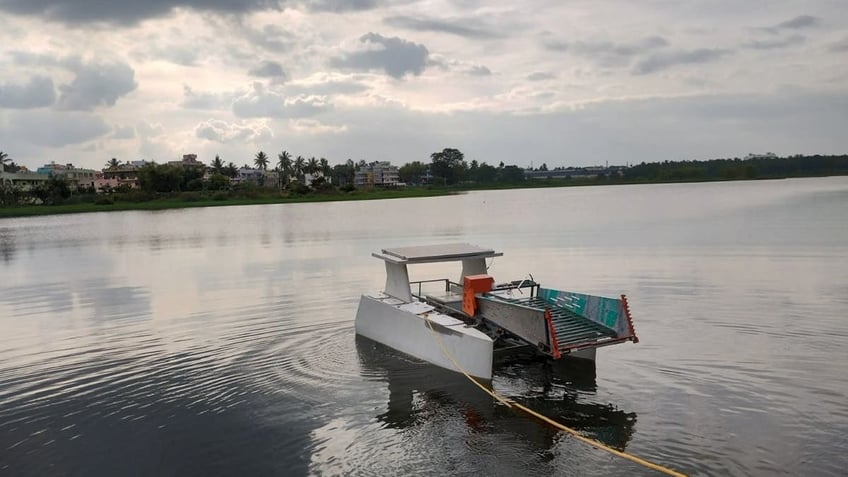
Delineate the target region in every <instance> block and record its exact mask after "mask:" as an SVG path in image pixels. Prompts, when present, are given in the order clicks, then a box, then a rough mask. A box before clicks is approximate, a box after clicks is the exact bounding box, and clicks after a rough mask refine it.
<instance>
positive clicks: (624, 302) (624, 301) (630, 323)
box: [621, 295, 639, 343]
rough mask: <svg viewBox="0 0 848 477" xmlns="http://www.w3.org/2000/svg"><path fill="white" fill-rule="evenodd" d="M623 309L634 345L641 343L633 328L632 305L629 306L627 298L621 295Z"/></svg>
mask: <svg viewBox="0 0 848 477" xmlns="http://www.w3.org/2000/svg"><path fill="white" fill-rule="evenodd" d="M621 308H622V309H623V310H624V317H625V318H626V319H627V329H628V330H630V336H631V337H632V338H633V342H634V343H638V342H639V337H638V336H636V330H635V329H634V328H633V318H631V317H630V305H628V304H627V296H625V295H621Z"/></svg>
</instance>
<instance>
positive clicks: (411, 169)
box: [398, 161, 427, 185]
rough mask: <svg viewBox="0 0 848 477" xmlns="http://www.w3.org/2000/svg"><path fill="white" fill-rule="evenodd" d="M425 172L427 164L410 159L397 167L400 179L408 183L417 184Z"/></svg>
mask: <svg viewBox="0 0 848 477" xmlns="http://www.w3.org/2000/svg"><path fill="white" fill-rule="evenodd" d="M426 173H427V164H424V163H423V162H421V161H412V162H410V163H407V164H404V165H403V166H401V167H400V169H398V176H400V180H401V181H403V182H406V183H408V184H415V185H418V184H420V183H421V176H423V175H424V174H426Z"/></svg>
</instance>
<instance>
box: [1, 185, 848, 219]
mask: <svg viewBox="0 0 848 477" xmlns="http://www.w3.org/2000/svg"><path fill="white" fill-rule="evenodd" d="M842 176H844V175H843V174H829V175H811V176H802V177H799V176H792V177H760V178H752V179H744V178H734V179H699V180H628V179H619V178H613V179H610V178H605V179H570V180H563V179H536V180H527V181H524V182H522V183H520V184H494V185H490V186H471V187H468V186H466V187H459V186H455V187H438V188H428V187H410V188H406V189H387V190H371V191H361V190H359V191H355V192H349V193H323V194H322V193H320V192H316V193H310V194H305V195H297V196H286V197H282V196H280V197H257V198H225V199H213V198H211V197H204V198H201V199H197V198H195V197H192V198H191V199H188V198H181V197H179V196H177V197H163V198H159V199H154V200H149V201H144V202H123V201H119V202H116V203H114V204H93V203H79V204H62V205H24V206H11V207H9V206H6V207H0V220H2V219H4V218H16V217H34V216H44V215H59V214H80V213H92V212H112V211H114V212H118V211H129V210H147V211H155V210H170V209H187V208H195V207H226V206H243V205H267V204H299V203H309V202H343V201H358V200H383V199H408V198H418V197H439V196H446V195H453V194H461V193H464V192H472V191H483V190H505V189H544V188H561V187H591V186H605V185H606V186H611V185H640V184H645V185H649V184H693V183H704V182H739V181H763V180H782V179H804V178H811V179H812V178H824V177H842Z"/></svg>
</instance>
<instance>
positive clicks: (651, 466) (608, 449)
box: [424, 315, 686, 477]
mask: <svg viewBox="0 0 848 477" xmlns="http://www.w3.org/2000/svg"><path fill="white" fill-rule="evenodd" d="M424 320H425V321H426V322H427V326H428V327H429V328H430V332H431V333H432V334H433V336H434V337H435V338H436V342H437V343H439V347H440V348H442V353H443V354H444V355H445V356H446V357H447V358H448V359H449V360H450V361H451V363H453V365H454V366H455V367H456V369H457V370H458V371H459V372H460V373H462V374H463V375H464V376H465V377H466V378H468V379H469V380H470V381H471V382H472V383H474V384H476V385H477V387H478V388H480V389H482V390H483V391H485V392H486V393H487V394H489V395H490V396H492V397H493V398H495V399H497V400H498V401H500V403H501V404H504V405H506V406H507V407H509V408H511V409H519V410H521V411H524V412H526V413H527V414H530V415H531V416H533V417H535V418H536V419H539V420H541V421H544V422H546V423H547V424H550V425H551V426H553V427H555V428H557V429H559V430H561V431H564V432H566V433H568V434H570V435H571V436H573V437H574V438H575V439H577V440H579V441H580V442H583V443H585V444H589V445H590V446H592V447H594V448H596V449H600V450H602V451H606V452H609V453H610V454H612V455H615V456H618V457H621V458H623V459H627V460H629V461H631V462H635V463H637V464H639V465H641V466H644V467H647V468H649V469H653V470H655V471H657V472H661V473H663V474H666V475H673V476H675V477H686V474H682V473H680V472H677V471H676V470H672V469H669V468H668V467H663V466H661V465H658V464H654V463H653V462H648V461H647V460H645V459H642V458H639V457H636V456H635V455H631V454H628V453H626V452H621V451H619V450H616V449H613V448H612V447H609V446H607V445H605V444H603V443H601V442H599V441H596V440H594V439H589V438H588V437H586V436H583V435H582V434H580V433H579V432H577V431H575V430H574V429H572V428H570V427H567V426H565V425H563V424H560V423H559V422H556V421H554V420H553V419H551V418H549V417H547V416H544V415H542V414H539V413H538V412H536V411H534V410H532V409H530V408H528V407H526V406H524V405H522V404H519V403H517V402H515V401H512V400H510V399H507V398H505V397H502V396H500V395H499V394H498V393H496V392H494V391H492V390H491V389H489V388H487V387H486V386H483V385H482V384H480V382H479V381H477V380H476V379H474V377H473V376H471V375H470V374H468V372H466V371H465V369H464V368H463V367H462V366H460V365H459V363H457V362H456V359H454V357H453V355H451V353H450V351H448V349H447V348H445V344H444V343H443V342H442V337H441V336H439V334H438V333H437V332H436V330H434V329H433V324H432V323H431V322H430V319H429V318H427V315H424Z"/></svg>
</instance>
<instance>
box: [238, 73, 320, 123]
mask: <svg viewBox="0 0 848 477" xmlns="http://www.w3.org/2000/svg"><path fill="white" fill-rule="evenodd" d="M329 109H332V104H330V103H328V102H327V99H326V98H325V97H323V96H297V97H288V98H287V97H285V96H284V95H283V94H282V93H279V92H277V91H274V90H272V89H269V88H266V87H265V86H264V85H263V84H262V83H259V82H255V83H253V87H252V90H251V91H248V92H246V93H244V94H243V95H241V96H238V97H236V98H235V100H234V101H233V113H235V115H236V116H238V117H240V118H298V117H305V116H313V115H315V114H318V113H321V112H323V111H327V110H329Z"/></svg>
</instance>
